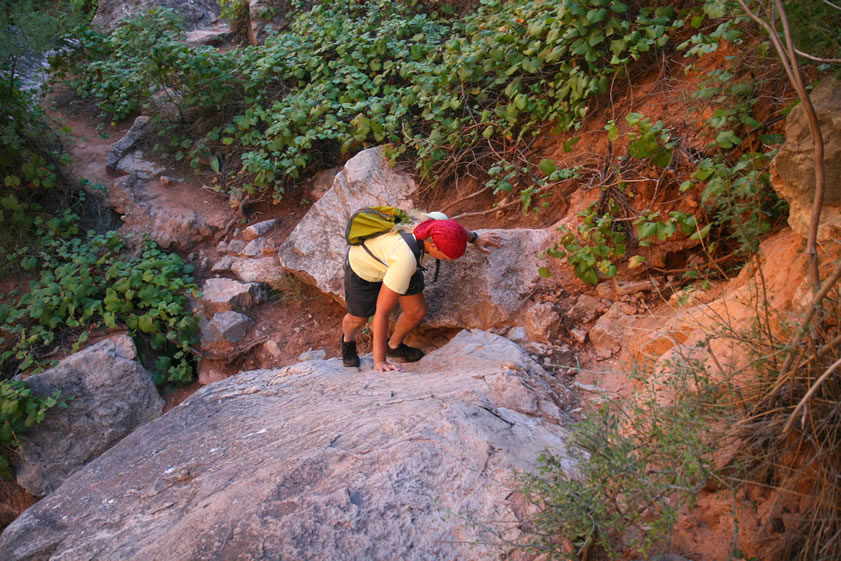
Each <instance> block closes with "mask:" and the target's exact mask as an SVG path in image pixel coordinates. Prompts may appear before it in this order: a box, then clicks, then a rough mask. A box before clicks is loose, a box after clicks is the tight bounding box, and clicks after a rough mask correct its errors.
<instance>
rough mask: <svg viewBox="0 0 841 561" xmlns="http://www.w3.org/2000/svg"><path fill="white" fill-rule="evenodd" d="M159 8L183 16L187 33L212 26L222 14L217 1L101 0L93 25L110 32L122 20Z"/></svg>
mask: <svg viewBox="0 0 841 561" xmlns="http://www.w3.org/2000/svg"><path fill="white" fill-rule="evenodd" d="M158 6H164V7H167V8H172V9H173V10H175V12H176V13H177V14H178V15H180V16H182V17H183V18H184V28H185V29H186V30H187V31H192V30H194V29H198V28H202V27H208V26H210V25H212V24H213V23H215V22H216V21H217V20H218V19H219V14H220V13H221V12H222V8H220V7H219V5H218V4H217V3H216V2H215V0H100V1H99V2H98V5H97V9H96V15H95V16H94V18H93V21H92V22H91V23H92V24H93V25H95V26H97V27H101V28H104V29H105V30H106V31H109V32H110V31H113V30H114V29H115V28H116V27H117V25H118V24H119V23H120V21H121V20H123V19H125V18H127V17H131V16H135V15H138V14H142V13H145V12H146V11H148V10H149V8H154V7H158Z"/></svg>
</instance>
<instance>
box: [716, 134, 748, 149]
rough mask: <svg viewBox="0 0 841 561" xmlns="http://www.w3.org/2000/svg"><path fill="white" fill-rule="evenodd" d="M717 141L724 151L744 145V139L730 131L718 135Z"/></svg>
mask: <svg viewBox="0 0 841 561" xmlns="http://www.w3.org/2000/svg"><path fill="white" fill-rule="evenodd" d="M715 141H716V143H717V144H718V145H719V146H721V147H722V148H724V149H730V148H733V147H734V146H738V145H739V144H741V143H742V139H741V138H739V137H738V136H736V135H735V133H734V132H733V131H730V130H727V131H722V132H720V133H718V136H716V137H715Z"/></svg>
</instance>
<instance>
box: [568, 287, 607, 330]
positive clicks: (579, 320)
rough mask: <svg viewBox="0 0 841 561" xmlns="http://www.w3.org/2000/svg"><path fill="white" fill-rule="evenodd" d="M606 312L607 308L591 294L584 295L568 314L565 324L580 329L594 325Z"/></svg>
mask: <svg viewBox="0 0 841 561" xmlns="http://www.w3.org/2000/svg"><path fill="white" fill-rule="evenodd" d="M604 311H605V306H604V304H602V301H601V300H599V299H598V298H594V297H592V296H590V295H589V294H582V295H581V296H579V297H578V300H577V301H576V302H575V305H574V306H573V307H572V308H571V309H570V310H569V311H568V312H567V314H566V317H565V322H566V324H567V325H568V326H570V327H578V328H580V327H581V326H582V325H587V324H590V323H593V322H594V321H595V320H596V318H598V317H599V315H601V314H602V312H604Z"/></svg>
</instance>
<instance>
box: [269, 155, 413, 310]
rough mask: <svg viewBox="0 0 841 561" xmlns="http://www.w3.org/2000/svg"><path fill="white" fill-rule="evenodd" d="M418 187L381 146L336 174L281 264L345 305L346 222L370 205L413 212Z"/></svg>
mask: <svg viewBox="0 0 841 561" xmlns="http://www.w3.org/2000/svg"><path fill="white" fill-rule="evenodd" d="M416 188H417V186H416V185H415V182H414V181H413V180H412V178H411V177H409V176H408V175H406V174H402V173H398V172H397V171H395V170H394V169H393V168H392V167H391V166H389V165H388V162H387V161H386V160H385V158H383V155H382V149H381V148H369V149H368V150H363V151H362V152H360V153H359V154H357V155H356V156H354V157H353V158H351V159H350V160H348V162H347V164H345V167H344V168H343V169H342V171H340V172H339V173H338V174H336V177H335V179H334V180H333V186H332V187H331V188H330V189H329V190H328V191H327V192H326V193H325V194H324V195H323V196H322V197H321V198H320V199H319V200H318V202H316V203H315V204H313V205H312V208H310V210H309V212H307V215H306V216H305V217H304V218H303V220H301V222H299V223H298V226H296V227H295V229H294V230H293V231H292V233H291V234H289V237H288V238H287V239H286V242H284V244H283V245H282V246H280V251H279V252H278V259H279V260H280V265H281V266H282V267H283V268H284V269H286V270H288V271H289V272H291V273H293V274H294V275H295V276H297V277H298V278H300V279H301V280H302V281H303V282H305V283H307V284H311V285H314V286H317V287H318V288H319V289H321V291H322V292H324V293H326V294H328V295H330V296H332V297H333V298H335V299H336V300H338V301H339V302H342V303H343V302H344V289H343V288H342V283H343V274H342V263H343V262H344V259H345V252H346V251H347V242H345V224H346V223H347V220H348V218H350V215H351V214H353V212H354V211H355V210H357V209H359V208H361V207H365V206H372V205H393V206H396V207H399V208H402V209H403V210H406V211H409V210H411V209H412V206H413V203H412V194H413V193H414V192H415V189H416Z"/></svg>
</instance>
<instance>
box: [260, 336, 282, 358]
mask: <svg viewBox="0 0 841 561" xmlns="http://www.w3.org/2000/svg"><path fill="white" fill-rule="evenodd" d="M263 348H264V349H265V350H266V352H267V353H269V354H270V355H272V356H273V357H275V358H280V352H281V351H280V345H278V344H277V341H275V340H273V339H269V340H268V341H266V342H265V343H264V344H263Z"/></svg>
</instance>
